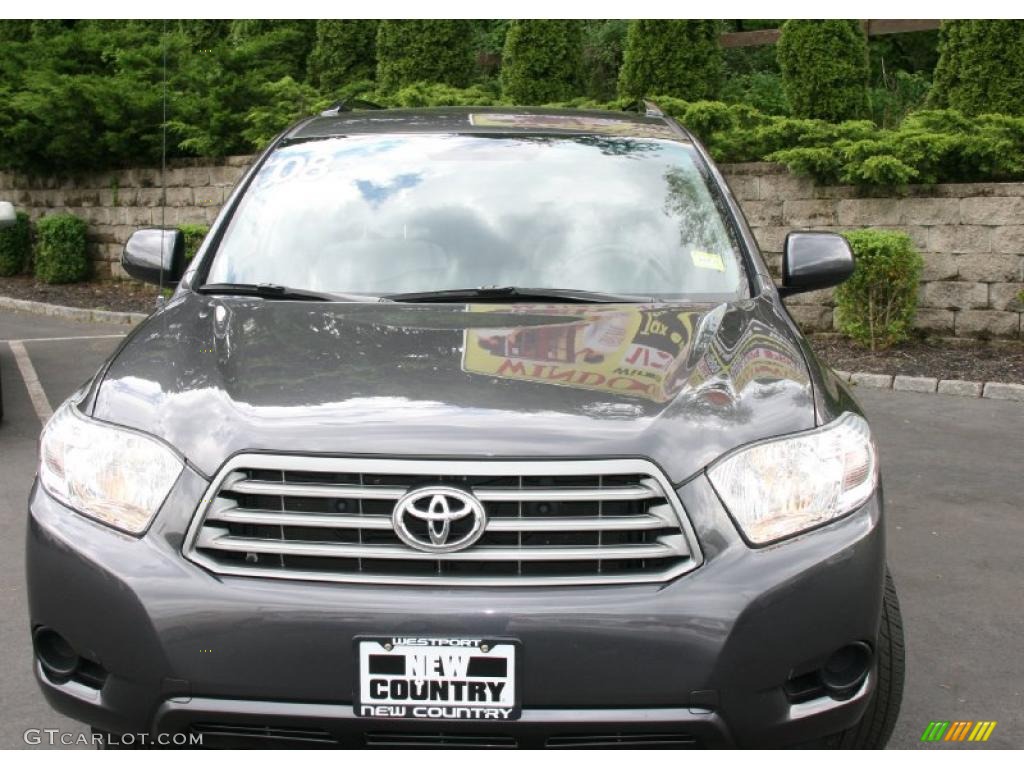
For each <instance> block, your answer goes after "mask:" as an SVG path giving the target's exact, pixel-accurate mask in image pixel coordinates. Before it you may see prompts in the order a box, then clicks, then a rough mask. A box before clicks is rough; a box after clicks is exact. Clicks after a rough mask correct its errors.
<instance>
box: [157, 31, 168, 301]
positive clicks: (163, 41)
mask: <svg viewBox="0 0 1024 768" xmlns="http://www.w3.org/2000/svg"><path fill="white" fill-rule="evenodd" d="M163 21H164V23H163V30H162V32H161V33H160V48H161V49H162V52H163V84H162V85H163V123H162V124H161V131H160V293H159V294H157V297H156V308H157V309H158V310H159V309H161V308H163V305H164V303H165V301H166V299H165V298H164V247H165V245H166V240H167V238H166V236H165V232H166V230H165V228H166V226H167V19H164V20H163Z"/></svg>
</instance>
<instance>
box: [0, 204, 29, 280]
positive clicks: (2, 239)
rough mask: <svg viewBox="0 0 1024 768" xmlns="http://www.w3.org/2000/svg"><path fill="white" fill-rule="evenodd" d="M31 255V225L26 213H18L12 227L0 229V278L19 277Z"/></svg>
mask: <svg viewBox="0 0 1024 768" xmlns="http://www.w3.org/2000/svg"><path fill="white" fill-rule="evenodd" d="M31 255H32V225H31V223H30V222H29V218H28V214H27V213H21V212H19V213H18V220H17V222H15V224H14V226H12V227H7V228H6V229H0V276H2V277H10V276H11V275H20V274H21V273H22V272H24V271H25V267H27V266H28V262H29V257H30V256H31Z"/></svg>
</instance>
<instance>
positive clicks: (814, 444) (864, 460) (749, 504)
mask: <svg viewBox="0 0 1024 768" xmlns="http://www.w3.org/2000/svg"><path fill="white" fill-rule="evenodd" d="M708 477H710V478H711V484H712V485H713V486H714V488H715V490H716V491H717V492H718V495H719V496H720V497H721V499H722V502H723V503H724V504H725V506H726V508H727V509H728V510H729V513H730V514H731V515H732V516H733V518H734V519H735V520H736V522H737V524H738V525H739V527H740V528H741V529H742V531H743V533H744V534H745V535H746V537H747V539H749V540H750V541H751V542H753V543H755V544H767V543H769V542H772V541H776V540H778V539H782V538H785V537H786V536H791V535H792V534H794V533H798V532H800V531H803V530H806V529H808V528H813V527H815V526H818V525H822V524H824V523H827V522H830V521H832V520H835V519H836V518H839V517H842V516H843V515H845V514H847V513H848V512H852V511H853V510H854V509H856V508H857V507H859V506H860V505H861V504H863V503H864V502H865V501H866V500H867V499H868V497H869V496H871V493H872V492H873V491H874V489H875V485H876V484H877V482H878V460H877V455H876V452H875V446H874V443H873V442H872V440H871V432H870V430H869V429H868V423H867V422H866V421H865V420H864V419H862V418H861V417H860V416H857V415H856V414H854V413H844V414H843V415H842V416H840V417H839V418H838V419H836V420H835V421H833V422H831V423H830V424H827V425H826V426H824V427H822V428H821V429H816V430H814V431H812V432H803V433H801V434H798V435H792V436H789V437H783V438H779V439H776V440H769V441H765V442H763V443H756V444H755V445H752V446H750V447H749V448H744V449H741V450H739V451H737V452H736V453H734V454H732V455H730V456H727V457H726V458H725V459H723V460H721V461H720V462H718V463H717V464H715V465H714V466H712V467H711V469H710V470H708Z"/></svg>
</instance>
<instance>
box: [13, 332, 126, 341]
mask: <svg viewBox="0 0 1024 768" xmlns="http://www.w3.org/2000/svg"><path fill="white" fill-rule="evenodd" d="M126 335H127V334H124V333H108V334H106V335H104V336H48V337H42V338H38V339H0V341H7V342H12V343H13V342H15V341H17V342H29V341H85V340H89V339H123V338H124V337H125V336H126Z"/></svg>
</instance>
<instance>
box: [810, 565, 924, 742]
mask: <svg viewBox="0 0 1024 768" xmlns="http://www.w3.org/2000/svg"><path fill="white" fill-rule="evenodd" d="M876 650H877V653H878V669H877V672H876V674H877V676H878V680H877V682H876V684H875V690H874V693H872V694H871V701H870V702H868V708H867V710H866V711H865V712H864V716H863V717H862V718H861V719H860V722H858V723H857V724H856V725H854V726H853V727H851V728H848V729H847V730H845V731H840V732H839V733H834V734H832V735H831V736H826V737H825V738H823V739H821V740H820V741H819V742H818V743H816V744H813V745H810V746H814V747H817V748H819V749H884V748H885V745H886V744H888V743H889V737H891V736H892V731H893V728H894V727H895V726H896V719H897V718H898V717H899V714H900V704H901V703H902V701H903V678H904V675H905V673H906V662H907V651H906V646H905V645H904V644H903V615H902V614H901V613H900V601H899V598H898V597H897V596H896V586H895V584H893V580H892V574H891V573H889V569H888V568H886V569H885V592H884V594H883V596H882V622H881V626H880V627H879V629H878V642H877V643H876Z"/></svg>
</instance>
